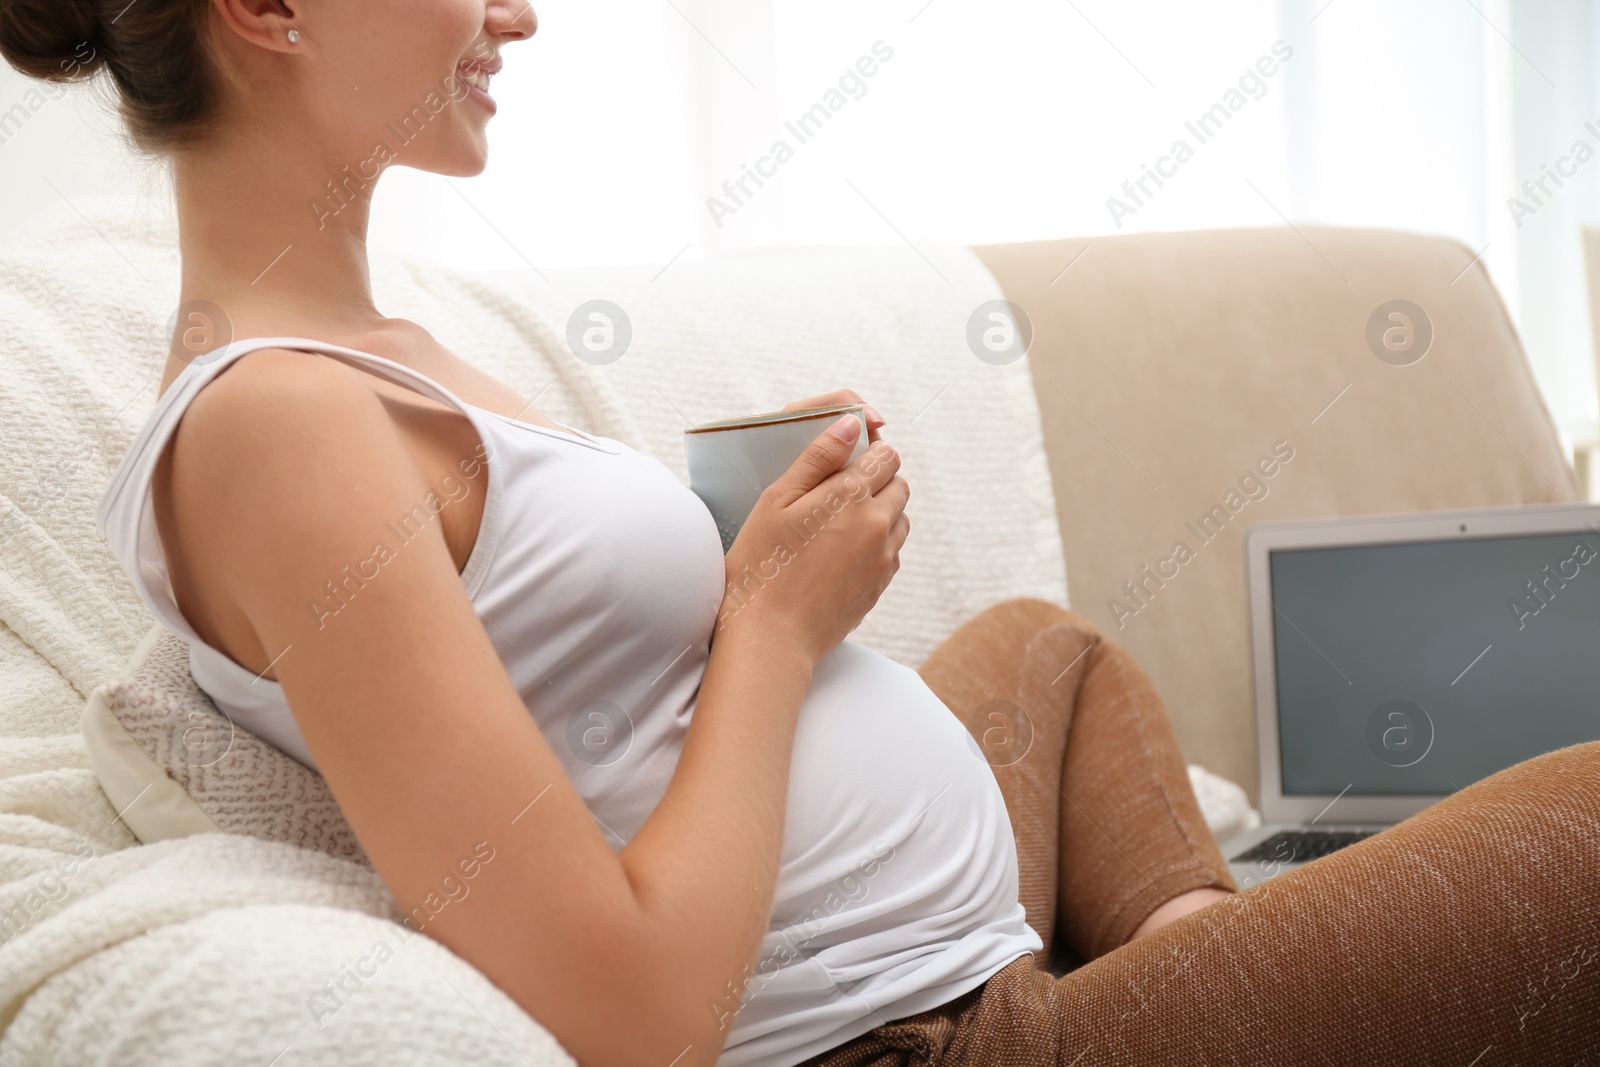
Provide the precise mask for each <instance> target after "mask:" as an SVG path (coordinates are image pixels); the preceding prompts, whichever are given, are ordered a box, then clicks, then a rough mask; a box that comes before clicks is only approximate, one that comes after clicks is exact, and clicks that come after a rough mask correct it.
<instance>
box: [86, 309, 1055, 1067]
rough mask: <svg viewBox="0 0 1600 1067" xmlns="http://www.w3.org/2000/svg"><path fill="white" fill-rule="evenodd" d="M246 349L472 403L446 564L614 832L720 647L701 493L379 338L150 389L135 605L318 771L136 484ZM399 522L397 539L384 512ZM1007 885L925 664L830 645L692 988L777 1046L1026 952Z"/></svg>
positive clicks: (114, 524) (645, 802)
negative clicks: (477, 490) (474, 511)
mask: <svg viewBox="0 0 1600 1067" xmlns="http://www.w3.org/2000/svg"><path fill="white" fill-rule="evenodd" d="M262 348H290V349H299V350H305V351H310V352H316V353H321V354H325V355H328V356H332V357H334V358H336V359H340V360H343V361H344V362H346V363H349V364H352V365H354V366H356V367H358V368H360V369H362V370H365V371H368V372H370V373H373V374H376V375H377V376H379V377H381V378H384V379H387V380H388V381H391V382H395V383H397V384H400V385H404V386H408V387H410V388H412V389H415V390H416V391H417V392H419V393H422V394H423V395H425V396H428V397H431V398H432V399H434V400H436V401H439V402H440V403H443V404H446V405H448V406H450V407H453V408H456V409H457V410H459V411H461V412H462V413H464V414H465V415H466V416H467V418H468V419H469V420H470V421H471V422H472V425H473V426H474V427H475V428H476V429H477V431H478V435H479V437H480V439H481V441H482V448H481V451H480V454H481V456H483V457H484V459H485V461H486V463H487V467H488V478H487V481H488V488H487V490H486V497H485V502H484V508H483V518H482V520H481V522H480V525H479V529H478V536H477V541H476V543H475V545H474V546H473V549H472V552H471V555H470V556H469V557H468V560H467V563H466V567H465V568H464V569H463V571H462V572H461V578H462V584H463V585H464V587H465V590H466V594H467V596H468V598H469V599H470V600H471V602H472V604H473V606H474V607H475V608H476V609H477V613H478V615H479V617H480V618H482V619H483V621H484V627H485V630H486V632H487V633H488V635H489V638H490V640H491V641H492V642H493V643H494V648H495V651H496V653H497V654H498V656H499V658H500V661H501V663H502V664H504V666H505V669H506V673H507V675H508V676H509V677H510V679H511V681H512V684H513V685H514V686H515V687H516V689H517V692H518V693H519V694H520V695H521V697H522V701H523V703H524V705H526V707H527V709H528V713H529V715H531V716H532V717H533V719H534V721H535V722H536V723H537V724H538V726H539V729H540V731H541V732H542V733H543V734H544V736H545V738H546V739H547V741H548V742H549V744H550V746H551V748H552V749H553V750H554V751H555V754H556V756H557V757H558V758H559V759H560V760H561V762H562V765H563V767H564V768H565V769H566V771H567V774H568V775H569V776H570V777H571V778H572V781H573V784H574V785H575V786H576V788H577V789H578V792H579V793H580V794H581V795H582V797H583V799H584V802H585V804H587V805H588V807H589V810H590V812H591V813H592V814H593V815H594V817H595V820H596V822H597V823H598V824H599V826H600V827H601V829H602V831H603V832H604V833H605V834H606V836H607V838H608V840H610V841H611V843H612V846H613V848H616V849H621V848H622V846H623V845H624V844H626V843H627V841H628V840H629V839H631V838H632V836H633V835H634V834H635V833H636V832H637V831H638V829H639V828H640V827H641V826H642V825H643V824H644V822H645V820H646V819H647V818H648V817H649V815H650V813H651V811H652V810H654V808H655V806H656V804H657V803H658V802H659V801H660V798H661V794H662V792H663V791H664V790H665V789H666V787H667V784H668V782H669V780H670V779H671V777H672V773H673V769H674V768H675V767H676V765H677V761H678V753H679V751H680V749H681V747H682V744H683V739H684V732H685V730H686V729H687V728H688V725H689V722H690V720H691V719H692V718H693V716H694V706H695V700H696V698H697V696H698V693H699V687H700V679H701V676H702V675H703V674H704V672H705V667H706V661H707V658H708V657H709V655H710V644H711V635H712V630H713V628H714V626H715V623H716V613H717V609H718V607H719V606H720V604H721V600H722V593H723V585H724V581H725V572H724V567H723V555H722V546H721V541H720V539H719V537H718V534H717V529H716V523H715V521H714V520H713V519H712V517H711V514H710V512H709V511H707V510H706V508H705V505H704V504H702V503H701V501H700V499H699V497H697V496H695V495H694V493H693V492H691V491H690V490H689V489H688V488H687V487H686V486H684V485H683V483H682V482H680V481H679V480H678V478H677V476H676V475H674V474H673V473H672V471H671V470H669V469H668V468H667V467H666V466H665V465H664V464H662V463H661V462H660V461H658V460H656V459H654V458H652V457H649V456H646V455H644V454H643V453H640V452H637V451H635V450H634V449H632V448H629V447H628V446H627V445H624V444H622V443H621V442H620V441H616V440H614V439H612V438H608V437H594V436H591V435H589V434H584V433H579V432H577V431H571V432H568V431H564V430H552V429H549V428H547V427H543V426H536V425H533V424H532V423H525V422H521V421H519V420H514V419H511V418H508V417H506V416H504V415H499V414H497V413H495V412H491V411H489V410H487V409H485V408H481V407H478V406H476V405H473V404H468V403H466V402H465V401H462V400H460V399H459V398H457V397H456V396H455V394H453V393H451V392H450V391H449V390H448V389H445V388H444V387H443V386H442V385H440V384H438V383H437V382H435V381H433V380H432V379H431V378H428V377H426V376H424V375H422V374H419V373H417V372H416V371H413V370H411V369H409V368H407V367H405V366H402V365H401V364H398V363H395V362H393V361H391V360H387V359H384V358H382V357H379V356H375V355H372V354H370V353H366V352H359V351H356V350H354V349H350V348H344V347H341V346H339V345H332V344H327V343H325V342H320V341H314V340H309V339H307V338H303V337H258V338H252V339H249V340H244V341H236V342H234V343H233V344H231V345H227V346H225V347H223V348H221V349H218V350H216V351H215V352H213V353H209V354H207V355H205V356H202V357H200V358H198V359H196V360H195V361H194V362H192V363H191V364H190V365H189V366H187V367H185V368H184V370H183V371H182V372H181V373H180V374H179V375H178V376H177V378H176V379H175V380H174V381H173V383H172V384H171V386H169V388H168V389H167V391H166V392H165V393H164V394H162V396H161V398H160V399H159V400H158V401H157V403H156V408H155V411H154V413H153V414H152V415H151V417H150V419H149V421H148V422H147V423H146V424H145V426H144V427H143V428H142V429H141V431H140V433H139V435H138V436H137V437H136V438H135V440H134V442H133V445H132V446H131V447H130V448H129V450H128V453H127V455H126V456H124V457H123V459H122V462H121V463H120V464H119V465H118V467H117V470H116V472H115V473H114V474H113V475H112V479H111V483H110V486H109V487H108V488H107V490H106V492H105V495H104V496H103V497H102V498H101V500H100V503H99V506H98V508H97V509H96V512H95V521H96V522H97V523H98V525H99V526H100V528H101V529H102V530H104V531H105V534H106V536H107V538H108V539H109V541H110V543H111V548H112V550H113V552H115V554H116V556H117V558H118V559H119V560H120V561H121V563H122V566H123V569H124V570H125V571H127V573H128V574H129V575H130V577H131V578H132V579H133V581H134V584H135V585H136V586H137V587H138V590H139V593H140V595H141V597H142V598H143V600H144V602H145V603H146V604H147V605H148V606H149V607H150V609H151V611H153V612H154V613H155V615H156V617H157V618H158V619H159V620H160V621H161V622H162V623H163V624H164V625H165V626H166V627H167V628H168V629H170V630H171V631H172V632H174V633H176V634H178V635H179V636H180V637H182V638H183V639H184V640H185V641H187V642H188V644H189V666H190V670H191V672H192V673H193V675H194V678H195V681H196V682H197V683H198V684H199V686H200V687H201V688H202V689H203V690H205V692H206V693H207V694H209V695H210V696H211V698H212V700H213V701H214V702H215V703H216V705H217V707H218V708H220V709H221V710H222V711H223V712H224V713H226V714H227V715H229V716H230V717H231V718H232V719H233V720H234V721H235V722H236V723H238V724H239V725H240V726H243V727H244V728H245V729H247V730H249V731H250V732H251V733H253V734H255V735H257V736H258V737H261V738H262V739H263V740H265V741H267V742H269V743H271V744H273V745H275V746H277V747H278V748H280V749H281V750H283V751H284V752H287V753H288V754H290V755H291V756H293V757H294V758H296V759H298V760H299V761H300V762H302V763H304V764H306V765H307V766H309V767H312V768H315V767H316V761H315V760H314V759H313V758H312V755H311V753H310V751H309V750H308V749H307V748H306V744H305V740H304V739H303V738H302V737H301V735H300V731H299V729H298V728H297V727H296V725H295V722H294V718H293V716H292V715H291V714H290V712H289V707H288V704H287V702H286V701H285V700H284V695H283V690H282V687H281V686H280V685H279V684H278V683H277V682H275V681H272V680H270V679H267V678H260V677H258V676H257V675H256V673H255V672H254V671H251V670H248V669H246V668H245V667H243V666H241V665H240V664H238V663H236V662H235V661H234V660H232V659H230V658H229V657H228V656H226V655H225V654H223V653H222V652H220V651H218V650H217V649H214V648H212V647H211V646H210V645H208V644H206V643H205V642H204V641H203V640H201V638H200V636H199V635H198V634H197V633H196V632H195V631H194V629H193V628H192V627H190V626H189V624H188V622H187V621H186V620H185V619H184V617H183V614H182V613H181V612H180V611H179V610H178V606H177V602H176V599H175V597H174V595H173V591H172V584H171V581H170V578H169V575H168V571H167V565H166V560H165V557H164V555H163V552H162V547H161V541H160V537H159V536H158V534H157V531H156V526H155V517H154V512H153V509H152V508H151V506H150V483H151V477H152V474H153V472H154V470H155V466H156V462H157V460H158V459H159V457H160V455H161V453H162V451H163V449H164V447H165V445H166V443H167V441H169V440H170V439H171V437H172V433H173V431H174V430H175V429H176V427H177V425H178V421H179V419H181V418H182V416H183V412H184V410H185V408H186V407H187V406H188V404H189V402H190V401H192V400H193V399H194V397H195V396H196V394H198V393H199V391H200V390H201V389H202V388H204V387H205V385H206V383H207V382H209V381H211V380H212V379H213V378H215V377H216V376H217V375H218V374H219V373H221V371H222V370H223V369H224V368H225V367H227V366H228V365H229V364H231V363H232V362H233V361H234V360H236V359H238V358H240V357H241V356H243V355H245V354H247V353H249V352H253V351H256V350H258V349H262ZM440 506H449V504H448V501H445V502H443V503H442V504H441V505H440ZM646 519H647V520H648V521H641V520H646ZM390 533H391V534H392V535H394V538H393V539H394V541H395V542H401V541H403V540H404V539H405V538H406V537H407V530H406V528H403V527H401V526H397V525H395V524H391V526H390ZM409 536H415V533H414V529H413V530H412V532H411V533H410V534H409ZM390 547H391V548H395V547H398V546H397V545H390ZM372 576H375V575H374V574H370V573H369V574H368V577H372ZM364 580H365V579H364V578H363V576H362V573H361V571H360V564H357V565H356V567H354V568H346V571H345V572H344V574H343V575H342V576H341V579H340V581H339V582H338V583H329V588H328V589H327V590H326V592H327V596H326V597H325V598H323V600H322V602H321V606H320V607H313V606H310V605H308V610H313V611H316V612H317V613H318V614H319V616H320V617H322V618H323V619H324V625H328V626H335V625H338V618H337V612H338V610H339V608H340V607H341V606H342V604H343V603H344V602H345V601H344V600H343V599H341V597H346V598H347V597H353V596H355V595H359V591H360V583H361V582H362V581H364ZM1017 896H1018V885H1017V857H1016V845H1015V841H1014V839H1013V837H1012V833H1011V825H1010V822H1009V820H1008V818H1007V816H1006V809H1005V802H1004V799H1003V798H1002V797H1001V795H1000V790H999V787H998V785H997V784H996V783H995V780H994V775H993V773H992V772H991V771H990V769H989V767H988V764H987V763H986V762H985V761H984V759H983V757H982V755H981V753H980V751H979V749H978V747H977V745H976V744H975V743H974V742H973V741H972V739H971V737H970V735H969V734H968V733H967V731H966V729H965V727H963V726H962V725H961V723H960V722H959V721H957V719H956V717H955V716H954V715H952V714H951V713H950V711H949V709H947V708H946V707H945V706H944V704H943V703H941V702H940V700H939V699H938V697H937V696H935V695H934V693H933V691H932V690H930V689H929V688H928V687H927V685H926V684H925V683H924V682H923V681H922V679H921V677H920V676H919V675H918V674H917V672H916V671H914V670H912V669H911V668H909V667H906V666H904V665H903V664H900V663H897V662H895V661H894V660H891V659H889V658H887V657H885V656H882V655H880V654H878V653H876V652H873V651H871V650H870V649H867V648H866V647H864V646H862V645H858V644H855V643H853V642H850V641H845V642H843V643H841V644H840V645H839V646H838V647H837V648H835V649H834V650H833V651H832V652H830V653H829V654H828V655H827V656H825V657H824V658H823V659H822V660H821V661H820V662H819V663H818V664H817V667H816V669H815V671H814V673H813V676H812V683H811V687H810V689H809V690H808V691H807V693H806V695H805V698H804V703H803V706H802V708H801V712H800V717H799V724H798V727H797V731H796V736H795V744H794V754H793V757H792V760H791V769H790V782H789V794H788V801H787V815H786V823H785V829H784V838H783V847H782V859H781V866H780V868H779V875H778V884H777V891H776V895H775V900H774V903H773V909H772V917H771V920H770V922H769V924H768V930H767V935H766V937H765V939H764V941H763V945H762V953H761V956H760V958H759V960H758V962H757V963H756V964H754V965H753V966H752V967H751V968H750V971H749V978H748V980H747V982H746V985H745V991H744V1000H743V1004H742V1005H741V1003H740V1002H739V1001H738V1000H735V999H733V998H732V997H731V995H725V996H724V997H722V998H720V999H715V1000H712V1001H711V1002H709V1003H708V1005H707V1010H709V1011H711V1012H712V1013H713V1014H714V1015H716V1017H717V1018H719V1019H720V1020H722V1021H723V1023H724V1024H725V1025H726V1026H729V1027H731V1032H730V1033H729V1036H728V1040H727V1043H726V1045H725V1046H724V1050H723V1054H722V1056H721V1058H720V1059H719V1060H718V1067H739V1065H743V1064H749V1063H761V1064H765V1065H770V1067H789V1065H791V1064H796V1063H799V1062H800V1061H802V1060H805V1059H808V1058H810V1057H811V1056H814V1055H816V1054H818V1053H820V1052H823V1051H826V1050H827V1049H830V1048H832V1047H834V1046H836V1045H839V1044H842V1043H843V1042H845V1041H848V1040H849V1039H850V1038H852V1037H855V1036H857V1035H859V1034H862V1033H865V1032H866V1031H868V1030H870V1029H872V1028H873V1027H875V1026H879V1025H881V1024H883V1023H884V1022H887V1021H889V1020H892V1019H898V1018H904V1017H906V1016H908V1015H912V1014H915V1013H916V1012H919V1011H925V1010H927V1009H929V1008H932V1007H936V1006H938V1005H940V1004H943V1003H946V1002H948V1001H950V1000H953V999H954V998H956V997H958V996H960V995H961V994H962V993H965V992H967V991H968V990H970V989H972V988H974V987H976V986H978V985H979V984H981V983H982V982H983V981H984V980H985V979H986V978H988V976H989V975H991V974H993V973H994V972H995V971H997V970H999V969H1000V968H1001V967H1003V966H1005V965H1006V964H1007V963H1009V962H1011V961H1012V960H1013V959H1015V958H1017V957H1018V956H1019V955H1021V954H1022V953H1024V952H1037V951H1040V950H1041V949H1042V948H1043V944H1042V942H1041V941H1040V939H1039V935H1038V934H1037V933H1035V932H1034V931H1033V929H1032V928H1031V927H1029V926H1028V925H1027V923H1026V921H1025V915H1024V913H1023V908H1022V905H1021V904H1020V903H1019V902H1018V899H1017Z"/></svg>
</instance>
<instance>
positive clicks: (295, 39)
mask: <svg viewBox="0 0 1600 1067" xmlns="http://www.w3.org/2000/svg"><path fill="white" fill-rule="evenodd" d="M289 43H290V44H299V43H300V31H299V30H290V31H289Z"/></svg>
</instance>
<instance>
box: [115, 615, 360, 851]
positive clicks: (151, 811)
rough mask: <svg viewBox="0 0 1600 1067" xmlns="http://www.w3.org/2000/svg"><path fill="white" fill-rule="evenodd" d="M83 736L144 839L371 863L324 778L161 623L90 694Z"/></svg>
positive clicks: (127, 819)
mask: <svg viewBox="0 0 1600 1067" xmlns="http://www.w3.org/2000/svg"><path fill="white" fill-rule="evenodd" d="M83 733H84V739H85V741H86V743H87V745H88V749H89V757H90V764H91V765H92V766H93V767H94V770H95V773H96V775H97V776H98V777H99V779H100V782H101V785H102V786H103V787H104V788H105V791H106V794H107V796H109V797H110V798H111V801H112V803H113V804H114V805H115V806H116V808H117V810H118V812H119V813H121V815H122V819H123V821H124V822H126V823H127V824H128V826H129V827H130V828H131V829H132V830H133V832H134V834H135V836H137V837H138V838H139V839H140V840H141V841H145V842H149V841H154V840H162V839H165V838H169V837H181V836H184V835H187V834H191V833H197V832H204V831H208V830H210V831H215V830H220V831H222V832H224V833H233V834H247V835H250V836H253V837H262V838H266V839H267V840H269V841H282V842H286V843H288V844H292V845H299V846H301V847H303V848H314V849H318V850H320V851H322V852H325V853H327V854H328V855H331V856H339V857H342V858H345V859H353V860H356V861H357V862H361V863H368V862H369V861H368V860H367V857H366V854H365V853H364V852H363V851H362V849H361V845H360V843H359V842H357V840H356V836H355V833H354V832H353V831H352V830H351V829H350V824H349V823H348V822H346V821H345V817H344V813H343V812H342V811H341V810H340V809H339V805H338V804H337V803H336V802H335V801H334V799H333V794H332V793H331V792H330V791H329V790H328V784H327V782H326V781H325V780H324V779H323V777H322V775H320V774H318V773H317V772H316V771H313V770H311V769H310V768H309V767H307V766H305V765H304V764H302V763H301V762H299V761H298V760H296V759H294V758H293V757H291V756H289V755H286V754H285V753H283V752H282V751H280V750H279V749H277V748H274V747H273V746H272V745H269V744H268V743H267V742H265V741H263V740H261V739H260V738H259V737H256V736H255V735H254V734H252V733H250V732H249V731H247V730H245V729H244V728H243V727H241V726H239V725H238V724H236V723H234V722H233V721H232V720H231V719H229V718H228V717H227V715H225V714H224V713H223V712H222V711H220V710H219V709H218V708H217V706H216V704H214V703H213V702H212V700H211V698H210V697H209V696H207V695H206V694H205V692H204V691H203V690H202V689H201V688H200V687H199V685H197V684H196V683H195V680H194V677H193V676H192V675H191V674H190V673H189V648H188V645H186V644H185V643H184V642H183V639H182V638H180V637H178V636H177V635H175V634H173V633H171V632H170V631H168V630H166V629H164V628H161V627H157V628H156V630H154V631H152V633H151V635H150V636H149V637H147V638H146V639H145V641H144V643H142V644H141V645H140V651H139V652H136V653H135V654H134V657H133V666H132V669H131V671H130V673H128V674H127V675H125V676H123V677H120V678H117V679H114V680H113V681H110V682H107V683H105V684H104V685H102V686H100V687H98V688H97V689H95V690H94V692H93V693H92V694H91V695H90V699H89V702H88V705H87V706H86V707H85V709H84V714H83Z"/></svg>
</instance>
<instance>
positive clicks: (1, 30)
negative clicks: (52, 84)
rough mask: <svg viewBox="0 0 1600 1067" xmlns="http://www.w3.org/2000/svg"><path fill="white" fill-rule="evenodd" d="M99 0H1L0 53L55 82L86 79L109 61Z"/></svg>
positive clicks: (25, 70) (36, 75)
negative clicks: (96, 1) (103, 45)
mask: <svg viewBox="0 0 1600 1067" xmlns="http://www.w3.org/2000/svg"><path fill="white" fill-rule="evenodd" d="M99 38H100V16H99V15H98V14H97V13H96V12H95V6H94V0H0V56H4V57H5V59H6V62H7V63H10V64H11V65H12V66H13V67H15V68H16V69H17V70H19V71H21V72H22V73H23V74H26V75H29V76H30V77H34V78H46V79H48V80H50V81H72V80H74V79H79V78H86V77H88V76H89V75H90V74H92V73H94V71H95V70H97V69H99V67H100V66H101V64H102V63H103V61H104V58H105V57H104V56H103V55H102V54H101V53H102V49H101V48H100V47H99Z"/></svg>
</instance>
